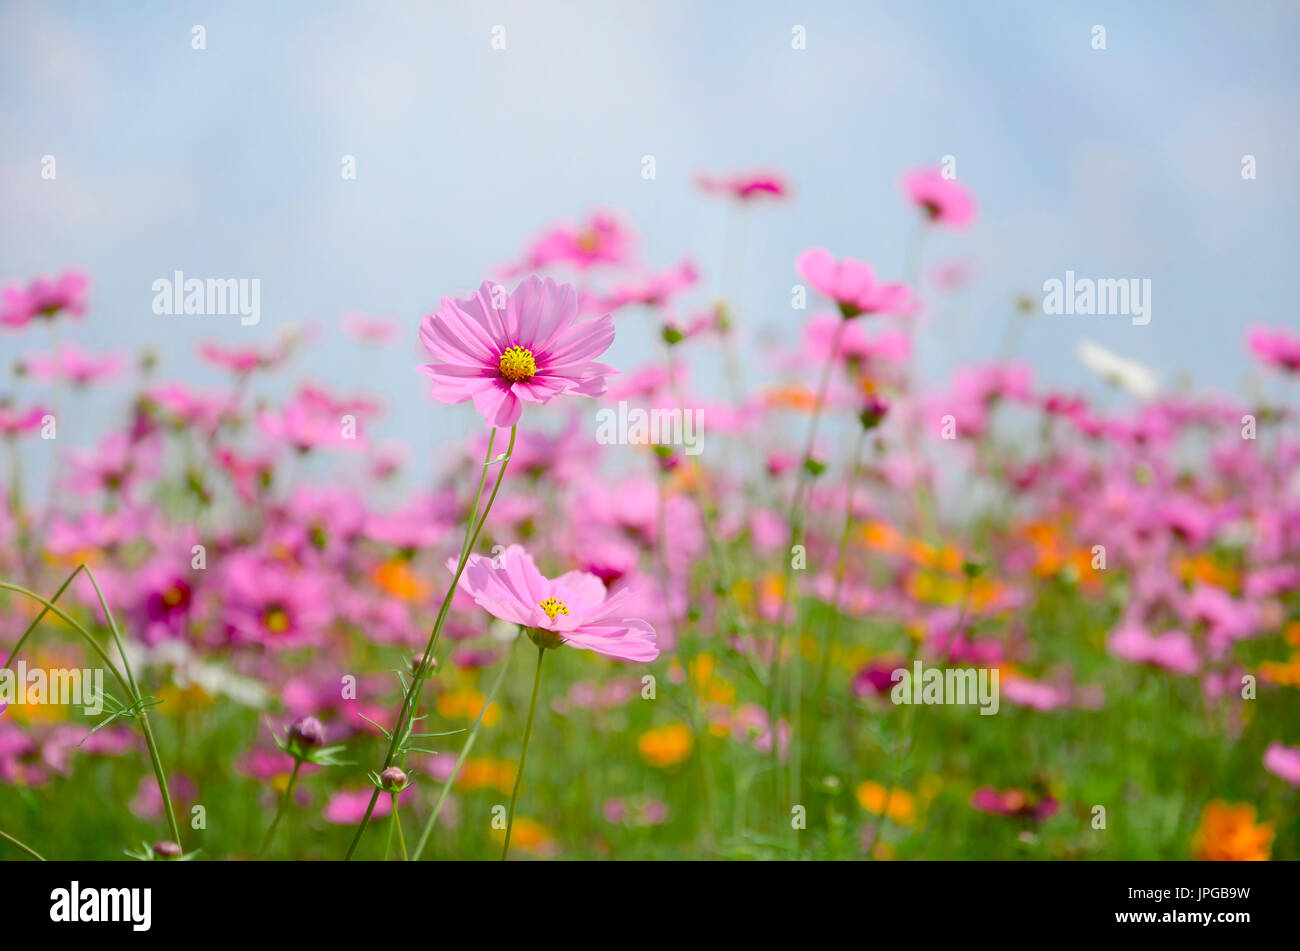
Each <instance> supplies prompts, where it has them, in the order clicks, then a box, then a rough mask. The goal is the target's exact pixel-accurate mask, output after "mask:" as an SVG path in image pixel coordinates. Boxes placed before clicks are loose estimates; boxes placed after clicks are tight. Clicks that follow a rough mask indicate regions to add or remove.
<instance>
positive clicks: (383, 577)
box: [371, 558, 429, 601]
mask: <svg viewBox="0 0 1300 951" xmlns="http://www.w3.org/2000/svg"><path fill="white" fill-rule="evenodd" d="M371 578H372V580H373V581H374V582H375V584H376V585H377V586H378V587H380V588H382V589H383V590H384V591H387V592H388V593H389V594H391V595H392V596H393V597H395V598H400V599H401V600H403V601H423V600H425V599H426V598H428V597H429V586H428V585H427V584H425V583H424V582H423V581H421V580H420V579H419V577H417V576H416V574H415V572H414V571H412V570H411V563H410V562H409V561H406V560H405V559H402V558H394V559H392V560H391V561H386V562H384V563H383V564H382V565H376V566H375V570H374V572H373V573H372V574H371Z"/></svg>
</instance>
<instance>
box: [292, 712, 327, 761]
mask: <svg viewBox="0 0 1300 951" xmlns="http://www.w3.org/2000/svg"><path fill="white" fill-rule="evenodd" d="M324 745H325V727H323V726H321V722H320V721H319V720H317V719H316V718H315V717H303V718H302V719H300V720H295V721H294V722H293V723H292V724H291V725H290V726H289V753H290V755H292V756H296V757H298V758H299V759H302V758H303V757H305V756H306V755H307V753H308V752H310V751H311V750H314V749H316V748H317V747H321V746H324Z"/></svg>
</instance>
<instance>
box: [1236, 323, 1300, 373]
mask: <svg viewBox="0 0 1300 951" xmlns="http://www.w3.org/2000/svg"><path fill="white" fill-rule="evenodd" d="M1246 342H1247V343H1248V344H1249V346H1250V349H1251V350H1253V351H1254V352H1255V356H1257V357H1259V359H1260V360H1262V361H1263V362H1264V363H1266V364H1268V365H1269V366H1274V367H1277V368H1278V369H1279V370H1285V371H1286V372H1288V373H1300V334H1297V333H1294V332H1293V331H1290V330H1288V329H1286V328H1285V327H1257V328H1256V329H1254V330H1252V331H1251V332H1250V335H1249V336H1248V337H1247V338H1246Z"/></svg>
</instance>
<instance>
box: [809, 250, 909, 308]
mask: <svg viewBox="0 0 1300 951" xmlns="http://www.w3.org/2000/svg"><path fill="white" fill-rule="evenodd" d="M795 269H796V270H797V271H798V272H799V276H800V277H802V278H803V279H804V280H805V281H807V282H808V283H809V284H811V285H812V286H813V287H814V288H815V289H816V290H817V291H818V293H820V294H823V295H824V296H826V297H829V298H830V299H831V300H833V301H835V303H836V304H838V305H839V308H840V313H841V314H842V315H843V316H844V317H846V318H849V317H857V316H858V315H859V314H912V313H915V312H916V310H917V305H916V302H915V301H914V300H912V293H911V291H909V290H908V288H907V285H906V284H882V283H877V281H876V274H875V272H874V271H872V270H871V267H870V266H869V265H867V264H864V263H862V262H861V261H855V260H854V259H853V258H844V259H843V260H840V261H836V260H835V259H834V258H833V257H831V254H830V252H829V251H827V250H826V249H825V248H809V249H808V250H807V251H805V252H804V253H803V254H801V255H799V259H798V261H796V262H795Z"/></svg>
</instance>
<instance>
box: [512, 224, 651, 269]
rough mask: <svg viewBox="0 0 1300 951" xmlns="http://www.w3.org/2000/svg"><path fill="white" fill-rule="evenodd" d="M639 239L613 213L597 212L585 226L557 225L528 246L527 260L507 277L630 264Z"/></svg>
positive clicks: (525, 255) (515, 267)
mask: <svg viewBox="0 0 1300 951" xmlns="http://www.w3.org/2000/svg"><path fill="white" fill-rule="evenodd" d="M635 243H636V239H635V237H634V235H633V233H632V231H631V230H630V229H628V228H627V227H626V226H625V225H623V224H622V222H620V221H619V220H618V218H616V217H615V216H614V215H611V214H608V213H604V212H598V213H596V214H594V215H592V216H591V217H590V218H588V219H587V220H586V221H585V222H584V223H583V224H582V225H580V226H578V227H574V226H572V225H568V224H563V225H557V226H555V227H553V228H551V229H550V230H548V231H545V232H543V233H542V234H541V235H540V236H539V237H538V238H536V239H535V240H534V241H533V242H532V244H530V245H529V246H528V250H527V252H526V253H525V254H524V259H523V260H522V261H521V262H520V263H519V264H517V265H515V266H514V267H511V268H508V269H507V271H506V273H507V275H508V276H511V277H513V276H516V275H519V274H525V273H527V272H529V271H540V270H543V269H545V268H548V267H553V266H554V265H557V264H567V265H569V266H571V267H574V268H577V269H578V270H580V271H585V270H587V269H588V268H590V267H593V266H595V265H597V264H630V263H632V261H633V258H634V255H633V246H634V245H635Z"/></svg>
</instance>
